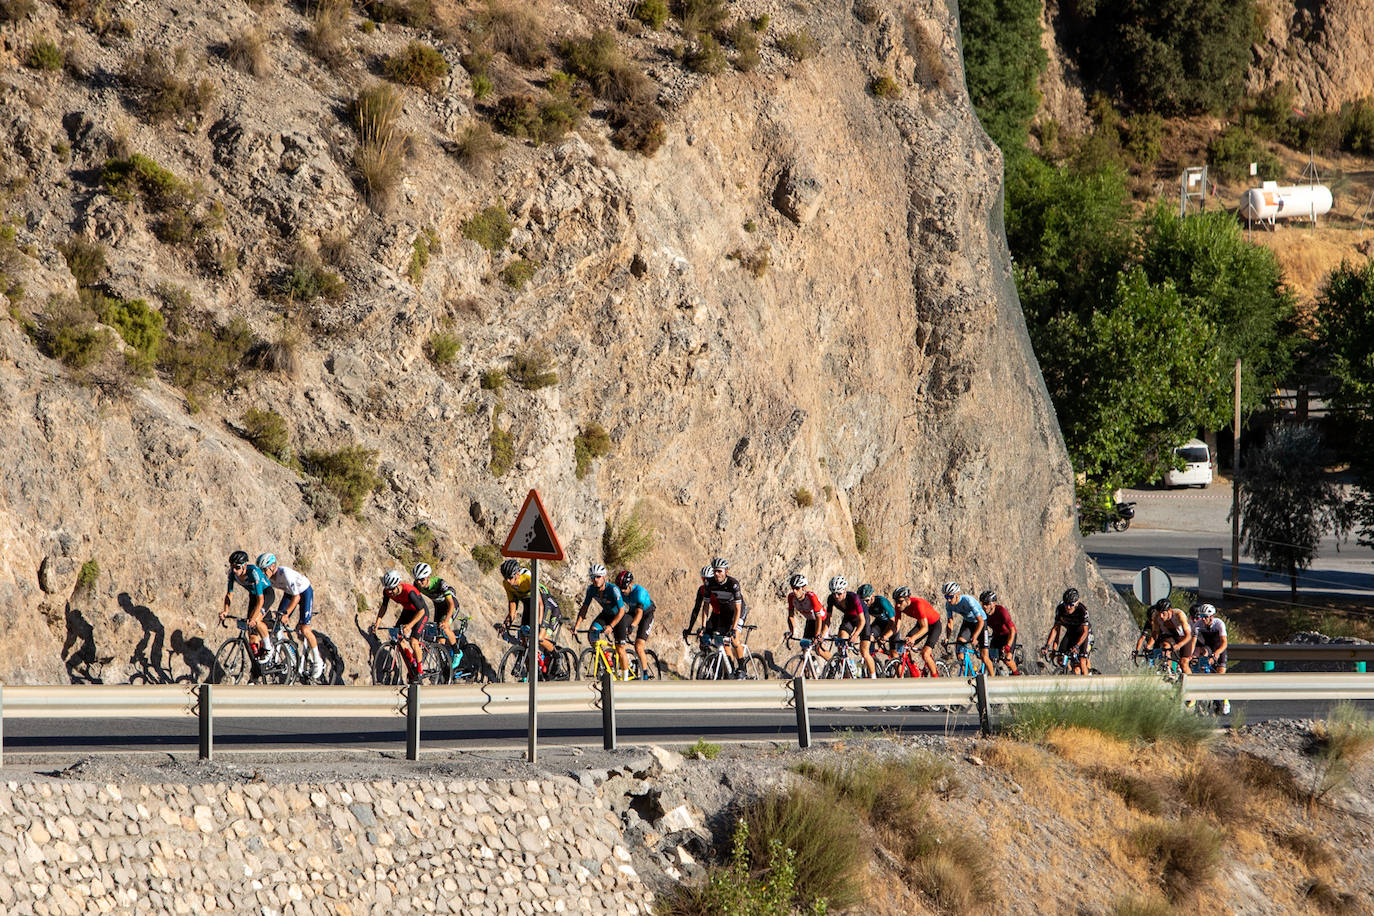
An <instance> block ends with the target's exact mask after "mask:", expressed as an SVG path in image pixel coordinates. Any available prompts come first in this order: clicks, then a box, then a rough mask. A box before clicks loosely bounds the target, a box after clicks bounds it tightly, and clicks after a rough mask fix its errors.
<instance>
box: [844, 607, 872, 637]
mask: <svg viewBox="0 0 1374 916" xmlns="http://www.w3.org/2000/svg"><path fill="white" fill-rule="evenodd" d="M846 633H848V634H849V637H848V638H849V639H852V640H854V641H855V642H863V641H865V640H866V639H868V618H866V617H861V616H859V615H858V614H845V615H844V616H843V617H841V618H840V635H841V636H843V635H844V634H846Z"/></svg>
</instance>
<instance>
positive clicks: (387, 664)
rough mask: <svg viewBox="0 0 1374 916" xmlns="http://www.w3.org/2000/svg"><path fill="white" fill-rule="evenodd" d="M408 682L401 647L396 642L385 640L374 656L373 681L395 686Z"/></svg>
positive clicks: (386, 685)
mask: <svg viewBox="0 0 1374 916" xmlns="http://www.w3.org/2000/svg"><path fill="white" fill-rule="evenodd" d="M405 682H406V664H405V660H404V659H402V658H401V648H400V646H398V645H396V643H394V642H390V641H388V642H384V643H382V644H381V645H380V646H379V647H378V648H377V653H376V654H375V655H373V656H372V683H374V684H380V685H382V686H384V687H395V686H396V685H397V684H404V683H405Z"/></svg>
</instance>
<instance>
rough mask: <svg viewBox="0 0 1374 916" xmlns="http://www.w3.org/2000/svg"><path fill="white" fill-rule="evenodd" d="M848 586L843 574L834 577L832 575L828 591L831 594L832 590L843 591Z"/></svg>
mask: <svg viewBox="0 0 1374 916" xmlns="http://www.w3.org/2000/svg"><path fill="white" fill-rule="evenodd" d="M848 588H849V580H848V579H846V578H845V577H844V576H836V577H834V578H833V579H831V580H830V591H831V593H832V594H833V593H834V592H843V591H846V590H848Z"/></svg>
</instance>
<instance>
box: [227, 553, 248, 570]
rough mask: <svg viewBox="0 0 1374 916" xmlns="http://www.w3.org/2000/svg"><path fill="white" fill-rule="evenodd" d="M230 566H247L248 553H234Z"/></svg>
mask: <svg viewBox="0 0 1374 916" xmlns="http://www.w3.org/2000/svg"><path fill="white" fill-rule="evenodd" d="M229 565H230V566H247V565H248V551H246V550H235V551H234V552H233V553H231V554H229Z"/></svg>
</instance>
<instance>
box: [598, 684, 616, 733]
mask: <svg viewBox="0 0 1374 916" xmlns="http://www.w3.org/2000/svg"><path fill="white" fill-rule="evenodd" d="M601 746H602V747H603V748H605V749H606V750H608V751H613V750H615V678H613V677H611V672H609V671H603V672H601Z"/></svg>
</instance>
